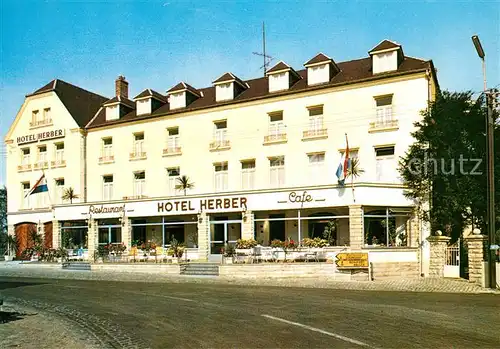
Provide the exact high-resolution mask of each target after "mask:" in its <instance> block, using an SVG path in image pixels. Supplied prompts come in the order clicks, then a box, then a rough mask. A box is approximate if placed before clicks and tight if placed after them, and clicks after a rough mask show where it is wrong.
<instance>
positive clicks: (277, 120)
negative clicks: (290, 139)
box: [268, 111, 285, 140]
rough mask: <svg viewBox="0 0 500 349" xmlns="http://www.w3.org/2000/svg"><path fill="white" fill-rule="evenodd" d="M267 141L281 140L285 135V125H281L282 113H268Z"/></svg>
mask: <svg viewBox="0 0 500 349" xmlns="http://www.w3.org/2000/svg"><path fill="white" fill-rule="evenodd" d="M268 115H269V136H268V137H269V139H270V140H277V139H282V138H283V136H284V135H285V124H284V123H283V111H277V112H272V113H269V114H268Z"/></svg>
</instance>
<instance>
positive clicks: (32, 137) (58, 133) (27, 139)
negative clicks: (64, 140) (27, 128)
mask: <svg viewBox="0 0 500 349" xmlns="http://www.w3.org/2000/svg"><path fill="white" fill-rule="evenodd" d="M61 137H64V130H63V129H57V130H52V131H45V132H39V133H32V134H29V135H26V136H19V137H17V144H26V143H33V142H38V141H43V140H47V139H54V138H61Z"/></svg>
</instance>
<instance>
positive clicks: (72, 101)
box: [26, 79, 107, 127]
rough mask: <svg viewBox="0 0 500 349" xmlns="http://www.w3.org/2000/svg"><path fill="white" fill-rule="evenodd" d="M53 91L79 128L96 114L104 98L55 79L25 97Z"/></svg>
mask: <svg viewBox="0 0 500 349" xmlns="http://www.w3.org/2000/svg"><path fill="white" fill-rule="evenodd" d="M50 91H53V92H55V93H56V94H57V96H58V97H59V99H60V100H61V102H62V103H63V104H64V106H65V107H66V109H68V112H69V113H70V114H71V116H72V117H73V119H75V121H76V123H77V124H78V126H80V127H85V125H86V124H87V123H88V122H89V121H90V120H91V119H92V117H93V116H94V115H95V113H97V111H98V110H99V108H100V107H101V105H102V104H103V103H104V102H105V101H106V100H107V98H106V97H103V96H100V95H98V94H96V93H93V92H90V91H87V90H84V89H83V88H80V87H78V86H75V85H72V84H70V83H67V82H65V81H63V80H59V79H55V80H52V81H51V82H49V83H48V84H47V85H45V86H43V87H41V88H39V89H38V90H36V91H35V92H33V93H32V94H29V95H27V96H26V97H30V96H34V95H38V94H41V93H45V92H50Z"/></svg>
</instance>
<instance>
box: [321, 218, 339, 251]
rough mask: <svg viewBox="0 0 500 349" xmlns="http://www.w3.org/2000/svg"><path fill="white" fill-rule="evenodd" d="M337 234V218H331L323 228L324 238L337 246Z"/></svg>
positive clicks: (331, 244)
mask: <svg viewBox="0 0 500 349" xmlns="http://www.w3.org/2000/svg"><path fill="white" fill-rule="evenodd" d="M336 236H337V220H335V219H331V220H330V221H328V223H327V225H326V226H325V229H324V230H323V238H325V239H326V241H327V242H328V244H329V245H330V246H335V242H336V241H335V237H336Z"/></svg>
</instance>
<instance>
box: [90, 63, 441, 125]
mask: <svg viewBox="0 0 500 349" xmlns="http://www.w3.org/2000/svg"><path fill="white" fill-rule="evenodd" d="M337 65H338V67H339V69H340V72H339V73H337V74H336V75H334V76H333V77H332V79H331V80H330V81H329V82H328V83H326V84H322V85H316V86H308V85H307V69H303V70H299V71H298V72H297V74H298V75H300V76H301V77H302V79H300V80H298V81H297V82H296V83H295V84H294V85H292V86H291V87H290V89H288V90H285V91H281V92H273V93H269V90H268V88H269V87H268V79H267V77H261V78H257V79H253V80H247V81H246V84H248V86H249V88H247V89H246V90H244V91H243V92H242V93H240V94H239V95H237V96H236V97H235V98H234V99H232V100H229V101H224V102H216V100H215V87H214V86H211V87H207V88H202V89H200V90H199V91H200V92H201V95H202V96H203V97H200V98H198V99H196V100H195V101H193V102H192V103H190V104H189V105H188V106H187V107H186V108H179V109H175V110H170V108H169V105H168V104H165V105H163V106H161V107H160V108H158V109H156V110H155V111H154V112H153V113H152V114H144V115H139V116H137V115H136V112H135V110H134V111H131V112H130V113H128V114H126V115H124V116H123V117H121V118H120V119H119V120H112V121H106V117H105V113H104V111H101V112H100V113H99V114H98V115H97V116H96V117H95V119H94V120H92V122H91V123H90V124H89V125H88V128H94V127H99V126H103V125H114V124H121V123H126V122H129V121H134V120H144V119H150V118H154V117H159V116H164V115H171V114H179V113H183V112H186V111H192V110H199V109H207V108H214V107H218V106H221V105H229V104H236V103H241V102H246V101H252V100H257V99H265V98H273V97H276V96H282V95H290V94H294V93H300V92H305V91H312V90H318V89H324V88H329V87H335V86H341V85H346V84H354V83H359V82H363V81H372V80H380V79H384V78H388V77H393V76H399V75H404V74H409V73H415V72H421V71H425V70H427V69H432V64H431V62H430V61H424V60H421V59H416V58H411V57H406V58H405V59H404V60H403V61H402V62H401V64H400V65H399V67H398V70H396V71H391V72H387V73H380V74H376V75H374V74H373V73H372V60H371V57H367V58H363V59H358V60H353V61H348V62H341V63H338V64H337Z"/></svg>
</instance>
